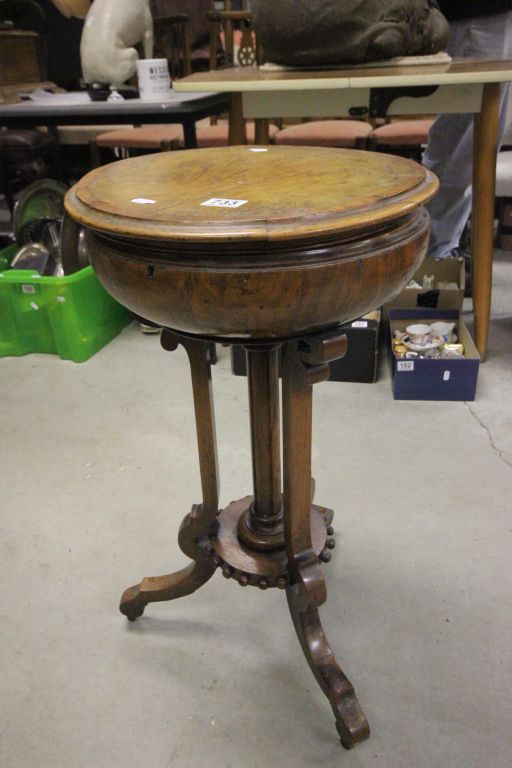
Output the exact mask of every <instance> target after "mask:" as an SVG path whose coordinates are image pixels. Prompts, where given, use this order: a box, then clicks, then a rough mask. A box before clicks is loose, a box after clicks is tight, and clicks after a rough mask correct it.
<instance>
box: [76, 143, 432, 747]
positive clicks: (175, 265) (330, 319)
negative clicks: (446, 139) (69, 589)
mask: <svg viewBox="0 0 512 768" xmlns="http://www.w3.org/2000/svg"><path fill="white" fill-rule="evenodd" d="M265 150H266V151H265V152H263V153H261V154H259V153H257V152H256V153H252V152H251V151H250V150H249V149H247V148H244V147H236V148H224V149H222V150H216V151H213V150H199V151H193V152H181V153H167V156H166V155H159V156H158V157H157V158H156V160H155V158H154V157H146V158H139V160H140V162H139V161H122V162H120V163H117V164H114V165H112V166H110V167H108V166H107V167H104V168H101V169H99V170H98V171H95V172H93V173H91V174H89V175H88V176H86V177H85V179H83V180H82V181H81V182H80V183H79V184H78V186H77V187H75V188H74V190H72V191H71V192H70V193H69V194H68V196H67V199H66V205H67V210H68V213H69V215H70V216H72V217H73V218H74V219H75V220H77V221H78V222H80V223H81V224H82V225H83V226H85V227H86V229H87V232H88V234H87V237H88V242H89V245H90V248H91V253H92V256H91V258H92V263H93V266H94V268H95V270H96V272H97V274H98V276H99V278H100V280H101V281H102V282H103V284H104V285H105V287H106V288H107V289H108V290H109V291H110V292H111V293H112V295H113V296H115V297H116V298H118V299H119V300H120V301H121V302H122V303H123V304H125V305H126V306H128V307H129V308H130V309H132V311H134V312H136V313H137V314H138V315H140V316H142V317H146V318H148V319H149V320H151V321H153V322H156V323H158V324H159V325H163V326H164V327H165V330H164V331H163V334H162V344H163V346H164V348H165V349H168V350H173V349H175V348H176V347H177V345H178V344H182V345H183V346H184V347H185V349H186V350H187V353H188V357H189V361H190V366H191V372H192V383H193V393H194V408H195V416H196V427H197V440H198V449H199V467H200V473H201V486H202V495H203V500H202V503H201V504H197V505H194V506H193V507H192V511H191V512H190V514H189V515H187V516H186V517H185V519H184V520H183V523H182V525H181V528H180V532H179V536H178V542H179V545H180V547H181V549H182V550H183V552H184V553H185V554H186V555H187V556H188V557H189V558H190V559H191V561H192V562H191V563H190V564H189V565H188V566H187V567H186V568H184V569H183V570H182V571H179V572H178V573H175V574H170V575H167V576H161V577H153V578H146V579H143V581H142V582H141V583H140V584H138V585H136V586H135V587H131V588H130V589H128V590H127V591H126V592H125V594H124V596H123V599H122V602H121V610H122V612H123V613H125V614H126V615H127V616H128V618H129V619H134V618H136V617H137V616H140V615H141V614H142V612H143V610H144V607H145V606H146V604H147V603H149V602H153V601H157V600H171V599H174V598H176V597H181V596H183V595H187V594H189V593H191V592H193V591H194V590H196V589H198V588H199V587H200V586H201V585H202V584H204V583H205V581H207V580H208V579H209V578H210V577H211V576H212V575H213V573H214V571H215V569H216V568H218V569H219V570H220V571H221V573H222V574H223V576H224V577H225V578H226V579H228V580H230V581H234V582H235V583H238V584H239V585H240V586H242V587H247V586H252V587H256V588H259V589H262V590H265V589H269V588H278V589H285V590H286V593H287V599H288V604H289V608H290V612H291V616H292V619H293V623H294V626H295V629H296V632H297V636H298V638H299V641H300V643H301V646H302V649H303V651H304V655H305V657H306V660H307V662H308V664H309V666H310V667H311V670H312V672H313V674H314V676H315V678H316V679H317V681H318V683H319V685H320V687H321V688H322V690H323V691H324V693H325V695H326V696H327V698H328V700H329V703H330V705H331V708H332V710H333V712H334V716H335V720H336V727H337V730H338V733H339V735H340V738H341V741H342V744H343V745H344V746H345V747H347V748H351V747H353V746H355V745H356V744H358V743H359V742H361V741H363V740H364V739H366V738H367V737H368V735H369V728H368V723H367V721H366V718H365V716H364V714H363V712H362V710H361V707H360V705H359V703H358V701H357V698H356V696H355V693H354V689H353V687H352V685H351V683H350V681H349V680H348V679H347V677H346V676H345V674H344V673H343V671H342V670H341V668H340V667H339V665H338V663H337V662H336V659H335V657H334V654H333V651H332V649H331V647H330V645H329V643H328V641H327V638H326V636H325V633H324V631H323V628H322V625H321V622H320V617H319V613H318V609H319V607H320V606H321V605H322V604H323V603H324V602H325V600H326V597H327V592H326V584H325V580H324V576H323V573H322V570H321V565H322V564H324V563H328V562H329V560H330V559H331V555H332V549H333V548H334V545H335V541H334V538H333V528H332V525H331V523H332V511H331V510H330V509H326V508H325V507H321V506H318V505H316V504H315V505H314V504H312V497H313V490H314V488H313V486H314V483H313V481H312V478H311V450H312V449H311V438H312V403H313V400H312V398H313V391H312V390H313V386H314V385H315V384H316V383H318V382H322V381H325V380H326V379H327V378H328V377H329V373H330V369H329V364H330V362H332V361H333V360H335V359H337V358H339V357H341V356H342V355H343V354H344V353H345V350H346V337H345V336H344V335H343V334H342V333H341V332H340V329H339V325H340V323H341V322H343V321H345V320H348V319H350V318H354V317H358V316H360V315H362V314H364V312H366V311H368V310H369V309H372V308H374V307H376V306H378V305H379V304H381V303H382V302H383V301H384V300H385V299H386V298H388V297H390V296H391V295H393V293H395V292H396V291H397V290H398V289H400V288H401V287H402V286H403V285H404V283H405V282H407V280H408V279H409V277H410V276H411V275H412V273H413V272H414V271H415V269H416V267H417V265H418V264H419V262H420V261H421V259H422V258H423V255H424V253H425V248H426V239H427V234H428V217H427V215H426V213H425V211H424V210H423V208H422V203H423V202H425V201H426V200H428V199H429V198H430V197H431V196H432V195H433V194H434V192H435V190H436V187H437V182H436V181H435V179H434V178H433V177H432V175H430V174H429V173H428V172H427V171H425V170H424V169H422V168H421V167H420V166H417V165H416V164H415V163H412V162H411V161H406V160H402V159H400V158H396V157H395V158H386V157H384V156H383V155H376V154H371V153H361V152H354V151H352V152H350V151H348V152H347V151H343V150H320V151H317V150H316V149H313V150H312V149H308V150H303V149H297V148H292V147H281V148H265ZM170 156H177V157H176V158H175V157H170ZM131 197H137V198H140V197H143V198H148V199H149V200H152V201H153V202H150V203H148V204H142V205H138V204H137V203H135V204H134V202H133V200H132V199H131ZM212 197H223V198H231V199H247V201H249V202H248V203H247V207H245V204H244V205H242V206H239V207H236V208H216V207H213V208H212V207H204V206H202V205H201V202H202V201H204V200H207V199H209V198H212ZM217 340H224V341H228V342H231V341H235V340H236V341H239V342H241V343H242V344H243V345H244V346H245V348H246V350H247V358H248V381H249V406H250V424H251V458H252V470H253V486H254V494H253V495H252V496H246V497H244V498H242V499H238V500H235V501H232V502H231V503H230V504H228V505H227V506H226V507H225V508H224V509H222V510H221V511H220V512H219V510H218V494H219V483H218V472H217V458H216V443H215V425H214V417H213V400H212V393H211V374H210V367H209V364H208V357H207V343H208V341H217ZM281 348H282V381H283V383H282V419H281V418H280V408H279V385H278V351H279V350H280V349H281ZM281 423H282V433H283V472H282V474H283V478H282V483H281V455H280V432H281Z"/></svg>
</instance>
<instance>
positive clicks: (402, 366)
mask: <svg viewBox="0 0 512 768" xmlns="http://www.w3.org/2000/svg"><path fill="white" fill-rule="evenodd" d="M396 369H397V371H414V360H399V361H398V363H397V364H396Z"/></svg>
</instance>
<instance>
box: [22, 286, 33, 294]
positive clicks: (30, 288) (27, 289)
mask: <svg viewBox="0 0 512 768" xmlns="http://www.w3.org/2000/svg"><path fill="white" fill-rule="evenodd" d="M21 292H22V293H35V292H36V287H35V285H22V286H21Z"/></svg>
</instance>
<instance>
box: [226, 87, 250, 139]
mask: <svg viewBox="0 0 512 768" xmlns="http://www.w3.org/2000/svg"><path fill="white" fill-rule="evenodd" d="M228 143H229V144H230V145H233V144H247V139H246V136H245V123H244V109H243V103H242V94H241V93H232V94H231V102H230V105H229V137H228Z"/></svg>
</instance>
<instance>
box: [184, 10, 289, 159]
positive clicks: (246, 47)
mask: <svg viewBox="0 0 512 768" xmlns="http://www.w3.org/2000/svg"><path fill="white" fill-rule="evenodd" d="M206 17H207V19H208V24H209V29H210V69H225V68H228V67H234V66H235V67H237V66H238V67H251V66H256V65H257V64H258V63H259V61H260V52H259V49H258V42H257V38H256V34H255V32H254V28H253V26H252V19H251V12H250V11H231V10H224V11H210V12H209V13H207V14H206ZM219 41H220V46H219ZM245 128H246V143H248V144H254V143H255V140H256V129H255V124H254V121H247V122H246V124H245ZM278 131H279V128H278V127H277V126H276V125H270V126H269V137H270V141H271V143H273V140H274V137H275V136H276V135H277V133H278ZM228 134H229V124H228V121H227V119H221V120H217V119H216V118H213V119H210V118H208V119H206V120H202V121H200V122H199V123H197V146H198V147H220V146H226V145H227V144H228Z"/></svg>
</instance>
